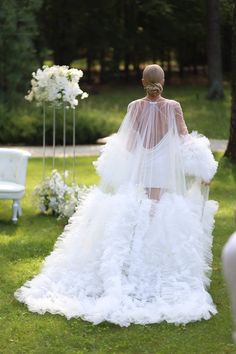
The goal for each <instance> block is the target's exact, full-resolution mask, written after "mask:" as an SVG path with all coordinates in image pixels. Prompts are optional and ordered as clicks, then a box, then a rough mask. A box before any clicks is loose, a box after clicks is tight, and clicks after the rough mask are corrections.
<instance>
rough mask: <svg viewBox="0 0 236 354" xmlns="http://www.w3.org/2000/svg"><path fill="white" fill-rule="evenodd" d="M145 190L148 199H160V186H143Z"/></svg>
mask: <svg viewBox="0 0 236 354" xmlns="http://www.w3.org/2000/svg"><path fill="white" fill-rule="evenodd" d="M145 190H146V193H147V196H148V198H149V199H153V200H156V201H159V200H160V196H161V189H160V188H145Z"/></svg>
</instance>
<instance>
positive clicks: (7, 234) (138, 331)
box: [0, 154, 236, 354]
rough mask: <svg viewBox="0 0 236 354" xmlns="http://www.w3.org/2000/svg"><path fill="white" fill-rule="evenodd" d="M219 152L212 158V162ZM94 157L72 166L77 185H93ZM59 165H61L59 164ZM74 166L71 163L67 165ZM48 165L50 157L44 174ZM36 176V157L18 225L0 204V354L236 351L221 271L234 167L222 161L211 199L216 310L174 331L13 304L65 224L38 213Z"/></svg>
mask: <svg viewBox="0 0 236 354" xmlns="http://www.w3.org/2000/svg"><path fill="white" fill-rule="evenodd" d="M220 158H221V155H220V154H217V159H220ZM92 160H93V158H92V157H80V158H78V161H77V180H78V182H79V183H86V184H88V185H90V184H94V183H97V182H98V178H97V177H96V175H95V173H94V170H93V167H92V165H91V162H92ZM56 163H57V167H58V168H60V166H62V160H61V159H57V161H56ZM71 163H72V161H71V160H68V167H69V164H71ZM50 168H51V160H50V159H48V160H47V169H48V170H49V169H50ZM40 178H41V159H36V158H34V159H31V160H30V162H29V169H28V177H27V193H26V197H25V198H24V202H23V209H24V214H23V216H22V218H21V219H20V221H19V222H18V224H17V225H13V224H12V223H11V222H10V216H11V212H10V202H8V201H0V269H1V273H0V274H1V275H0V284H1V286H0V353H3V354H16V353H19V354H22V353H38V354H42V353H43V354H44V353H46V354H47V353H50V354H54V353H55V354H56V353H57V354H60V353H66V354H72V353H73V354H87V353H88V354H92V353H94V354H193V353H194V354H195V353H199V354H213V353H214V354H223V353H236V348H235V347H234V346H233V344H232V341H231V330H232V325H231V317H230V310H229V303H228V298H227V293H226V289H225V285H224V281H223V279H222V274H221V263H220V254H221V250H222V246H223V244H224V243H225V241H226V240H227V238H228V236H229V235H230V233H232V231H233V230H234V221H233V209H234V208H235V202H236V183H235V178H236V167H234V168H232V167H231V165H230V164H229V163H228V162H227V161H225V160H224V159H221V160H220V167H219V170H218V173H217V175H216V178H215V179H214V181H213V183H212V188H211V194H210V197H211V198H212V199H215V200H218V201H219V202H220V209H219V211H218V213H217V216H216V227H215V230H214V264H213V276H212V285H211V290H210V291H211V293H212V295H213V299H214V301H215V303H216V304H217V307H218V311H219V313H218V314H217V315H216V316H214V317H213V318H211V319H210V320H208V321H201V322H195V323H190V324H188V325H186V326H175V325H170V324H167V323H165V322H164V323H161V324H155V325H147V326H141V325H131V326H130V327H128V328H121V327H119V326H117V325H113V324H109V323H102V324H100V325H97V326H94V325H92V324H90V323H88V322H84V321H82V320H80V319H73V320H70V321H67V320H66V319H65V318H64V317H61V316H59V315H57V316H55V315H50V314H47V315H44V316H41V315H38V314H33V313H30V312H29V311H28V310H27V308H26V307H25V306H24V305H22V304H20V303H18V302H17V301H16V300H15V299H14V297H13V293H14V291H15V290H16V289H17V288H18V287H19V286H20V285H22V283H24V282H25V281H26V280H27V279H29V278H30V277H32V276H33V275H34V274H36V273H37V272H38V271H39V269H40V265H41V263H42V260H43V259H44V257H45V256H46V255H48V254H49V252H50V251H51V250H52V247H53V244H54V242H55V240H56V238H57V237H58V236H59V235H60V233H61V232H62V230H63V226H64V223H63V221H62V220H61V221H58V220H56V219H55V218H54V217H51V216H42V215H39V214H38V211H37V209H36V208H35V207H34V206H33V205H32V197H31V193H32V190H33V188H34V186H35V185H36V184H37V183H38V182H39V181H40Z"/></svg>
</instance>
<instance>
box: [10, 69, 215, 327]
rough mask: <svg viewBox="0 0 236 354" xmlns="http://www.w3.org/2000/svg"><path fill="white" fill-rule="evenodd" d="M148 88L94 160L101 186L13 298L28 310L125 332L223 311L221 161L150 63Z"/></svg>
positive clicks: (160, 72)
mask: <svg viewBox="0 0 236 354" xmlns="http://www.w3.org/2000/svg"><path fill="white" fill-rule="evenodd" d="M142 82H143V86H144V88H145V90H146V96H145V97H144V98H141V99H137V100H135V101H133V102H131V103H130V104H129V106H128V110H127V114H126V116H125V118H124V120H123V122H122V124H121V127H120V128H119V131H118V132H117V134H114V135H113V136H111V137H110V139H109V141H108V143H107V144H106V146H105V147H104V149H103V152H102V154H101V156H100V157H99V158H98V160H97V161H96V162H95V166H96V169H97V172H98V174H99V175H100V177H101V182H100V185H99V186H98V187H94V188H93V189H92V191H91V192H90V193H89V194H88V196H87V197H86V199H85V200H84V202H83V203H82V205H80V206H79V208H78V209H77V211H76V212H75V214H74V215H73V216H72V217H71V219H70V220H69V224H68V225H67V226H66V227H65V229H64V232H63V233H62V235H61V236H60V237H59V238H58V240H57V242H56V244H55V247H54V250H53V251H52V253H51V254H50V255H49V256H48V257H47V258H46V259H45V261H44V264H43V267H42V269H41V272H40V273H39V274H38V275H37V276H35V277H34V278H33V279H32V280H30V281H27V282H26V283H25V284H24V285H23V286H22V287H21V288H20V289H18V290H17V291H16V292H15V297H16V298H17V299H18V300H19V301H20V302H23V303H25V304H26V305H27V306H28V308H29V310H30V311H33V312H38V313H40V314H44V313H45V312H50V313H52V314H61V315H64V316H66V318H67V319H70V318H72V317H80V318H82V319H84V320H86V321H90V322H92V323H94V324H98V323H100V322H102V321H109V322H112V323H116V324H118V325H120V326H128V325H130V324H131V323H139V324H148V323H158V322H161V321H167V322H169V323H175V324H181V323H182V324H186V323H188V322H191V321H198V320H201V319H205V320H207V319H209V318H210V317H211V315H214V314H216V313H217V310H216V307H215V305H214V303H213V301H212V298H211V295H210V294H209V292H208V288H209V284H210V273H211V261H212V252H211V247H212V229H213V224H214V213H215V212H216V210H217V203H216V202H215V201H210V200H208V190H209V183H210V180H211V179H212V177H213V176H214V174H215V172H216V169H217V162H216V161H215V160H214V158H213V155H212V153H211V150H210V148H209V141H208V139H207V138H205V137H204V136H202V135H199V134H197V133H196V132H193V133H191V134H189V133H188V130H187V127H186V124H185V121H184V118H183V112H182V109H181V106H180V104H179V103H178V102H176V101H174V100H169V99H166V98H164V97H163V96H162V95H161V94H162V90H163V84H164V71H163V70H162V68H161V67H160V66H158V65H148V66H147V67H146V68H145V70H144V72H143V79H142Z"/></svg>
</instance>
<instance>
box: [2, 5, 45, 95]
mask: <svg viewBox="0 0 236 354" xmlns="http://www.w3.org/2000/svg"><path fill="white" fill-rule="evenodd" d="M42 1H43V0H11V1H8V0H2V1H1V2H0V52H1V63H0V92H1V96H2V95H4V96H3V97H0V98H2V99H4V100H7V101H8V102H9V101H10V99H12V98H13V97H14V96H15V94H16V92H18V91H20V92H23V91H24V90H26V85H27V82H28V81H29V78H30V74H31V72H32V70H33V69H34V68H35V66H36V65H37V64H36V55H35V54H36V53H35V45H34V38H35V36H36V35H37V33H38V32H37V31H38V28H37V24H36V22H35V16H36V13H37V11H38V10H39V9H40V7H41V5H42Z"/></svg>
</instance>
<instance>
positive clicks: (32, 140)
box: [0, 84, 230, 145]
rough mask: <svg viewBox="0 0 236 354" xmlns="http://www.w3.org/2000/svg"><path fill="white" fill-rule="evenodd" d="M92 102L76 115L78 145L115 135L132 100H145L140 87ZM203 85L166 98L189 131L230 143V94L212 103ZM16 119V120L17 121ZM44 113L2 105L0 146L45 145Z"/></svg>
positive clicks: (106, 91) (117, 89) (95, 96)
mask: <svg viewBox="0 0 236 354" xmlns="http://www.w3.org/2000/svg"><path fill="white" fill-rule="evenodd" d="M88 92H89V93H90V95H89V98H88V99H86V100H83V101H81V102H80V104H79V109H78V110H77V111H76V127H77V129H76V142H77V144H84V143H94V142H96V140H97V139H98V138H101V137H104V136H107V135H109V134H111V133H113V132H115V131H116V130H117V129H118V127H119V125H120V123H121V121H122V119H123V117H124V115H125V113H126V110H127V105H128V103H129V102H131V101H132V100H135V99H137V98H141V97H143V96H144V91H143V89H142V87H141V85H124V86H122V87H121V86H120V84H119V85H118V84H117V85H113V86H112V87H111V86H103V87H98V88H97V89H96V91H94V90H92V89H89V88H88ZM206 92H207V88H206V87H205V86H203V85H189V84H188V85H186V84H185V85H183V86H174V85H171V86H168V84H167V85H166V87H165V89H164V92H163V96H164V97H167V98H171V99H175V100H177V101H179V102H180V103H181V105H182V107H183V111H184V116H185V120H186V123H187V125H188V128H189V130H198V131H199V132H201V133H202V134H205V135H206V136H208V137H209V138H215V139H227V138H228V134H229V121H230V94H229V87H228V85H226V86H225V99H224V100H220V101H209V100H207V99H206ZM46 111H47V114H46V118H47V119H46V139H47V143H48V144H51V143H52V112H51V109H50V108H49V107H47V109H46ZM56 115H57V124H56V126H57V127H56V129H57V143H58V144H62V136H63V133H62V131H63V117H62V110H61V109H58V110H57V113H56ZM16 117H17V119H16ZM41 131H42V112H41V109H39V108H38V107H36V106H35V105H34V104H29V102H24V99H23V97H22V99H21V103H19V105H18V106H15V105H14V106H13V107H12V108H11V109H8V108H7V107H6V106H4V105H1V104H0V144H9V143H11V144H17V145H19V144H23V145H24V144H26V145H40V144H41V143H42V134H41V133H40V134H39V132H41ZM67 143H72V115H71V112H68V113H67Z"/></svg>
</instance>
